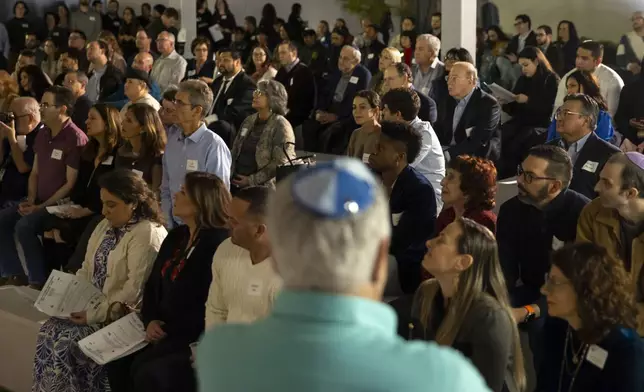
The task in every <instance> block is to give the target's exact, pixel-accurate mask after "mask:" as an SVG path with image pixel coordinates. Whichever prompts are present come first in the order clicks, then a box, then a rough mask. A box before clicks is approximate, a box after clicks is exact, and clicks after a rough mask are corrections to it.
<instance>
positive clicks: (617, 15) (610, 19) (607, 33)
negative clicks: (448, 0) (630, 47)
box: [493, 0, 644, 42]
mask: <svg viewBox="0 0 644 392" xmlns="http://www.w3.org/2000/svg"><path fill="white" fill-rule="evenodd" d="M493 1H494V3H495V4H496V5H497V6H498V7H499V12H500V14H501V27H502V28H503V30H504V31H506V32H514V27H513V24H514V18H515V16H517V15H518V14H528V15H530V18H531V19H532V26H533V27H534V28H536V27H537V26H539V25H541V24H547V25H549V26H550V27H552V29H553V30H555V29H556V28H557V25H558V24H559V21H561V20H564V19H568V20H571V21H573V22H574V23H575V26H577V30H578V32H579V36H586V37H589V38H593V39H598V40H610V41H615V42H618V41H619V39H620V37H621V36H622V35H623V34H624V33H625V32H627V31H630V30H631V21H630V19H631V14H632V13H633V12H634V11H637V10H644V1H642V0H537V1H535V0H493Z"/></svg>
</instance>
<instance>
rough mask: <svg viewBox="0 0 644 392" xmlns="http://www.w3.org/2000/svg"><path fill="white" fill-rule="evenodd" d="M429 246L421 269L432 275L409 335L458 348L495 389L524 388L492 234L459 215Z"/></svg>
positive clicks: (419, 297)
mask: <svg viewBox="0 0 644 392" xmlns="http://www.w3.org/2000/svg"><path fill="white" fill-rule="evenodd" d="M427 249H428V251H427V253H426V254H425V257H424V258H423V262H422V263H423V267H424V268H425V269H427V270H428V271H429V272H430V273H431V274H432V275H434V277H435V278H434V279H429V280H426V281H425V282H424V283H423V284H422V285H421V286H420V287H419V288H418V290H417V291H416V295H415V298H414V301H413V304H412V309H411V319H412V323H410V330H409V335H410V337H412V338H419V339H423V340H430V341H435V342H436V343H438V344H440V345H443V346H450V347H453V348H454V349H456V350H459V351H461V352H462V353H463V355H465V356H466V357H468V358H469V359H470V360H471V361H472V364H473V365H474V366H476V368H477V369H478V370H479V372H481V375H482V376H483V378H484V379H485V381H486V382H487V385H488V387H489V388H490V389H491V390H492V391H494V392H520V391H523V390H524V389H525V384H526V377H525V370H524V367H523V354H522V352H521V343H520V341H519V331H518V329H517V324H516V322H515V321H514V318H513V317H512V314H511V308H510V300H509V296H508V290H507V288H506V284H505V278H504V277H503V272H502V270H501V264H500V262H499V255H498V248H497V244H496V239H495V238H494V234H492V232H491V231H490V230H488V229H487V228H485V227H484V226H482V225H480V224H478V223H476V222H474V221H473V220H471V219H467V218H462V217H461V218H458V219H457V220H455V221H454V222H452V223H450V224H449V225H448V226H447V227H446V228H445V229H444V230H443V231H442V232H441V233H440V235H439V236H438V237H436V238H434V239H431V240H429V241H428V242H427ZM418 321H419V322H418ZM414 324H416V326H417V327H414Z"/></svg>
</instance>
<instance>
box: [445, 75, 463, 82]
mask: <svg viewBox="0 0 644 392" xmlns="http://www.w3.org/2000/svg"><path fill="white" fill-rule="evenodd" d="M458 79H466V78H464V77H461V76H456V75H452V76H450V75H447V76H445V81H446V82H455V81H457V80H458Z"/></svg>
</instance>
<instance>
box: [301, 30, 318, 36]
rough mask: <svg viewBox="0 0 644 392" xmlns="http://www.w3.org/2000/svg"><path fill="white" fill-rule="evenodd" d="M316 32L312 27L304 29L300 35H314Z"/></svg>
mask: <svg viewBox="0 0 644 392" xmlns="http://www.w3.org/2000/svg"><path fill="white" fill-rule="evenodd" d="M315 36H317V33H316V32H315V30H313V29H306V30H304V31H303V32H302V37H315Z"/></svg>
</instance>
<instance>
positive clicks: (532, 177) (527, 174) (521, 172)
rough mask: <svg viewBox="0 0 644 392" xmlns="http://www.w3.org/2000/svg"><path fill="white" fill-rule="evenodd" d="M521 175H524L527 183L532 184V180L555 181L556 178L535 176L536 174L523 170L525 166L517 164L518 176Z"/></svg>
mask: <svg viewBox="0 0 644 392" xmlns="http://www.w3.org/2000/svg"><path fill="white" fill-rule="evenodd" d="M521 176H523V178H524V180H525V182H526V184H532V181H534V180H548V181H555V180H556V178H553V177H539V176H535V175H534V174H532V173H530V172H527V171H525V170H523V166H521V165H517V177H521Z"/></svg>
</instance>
